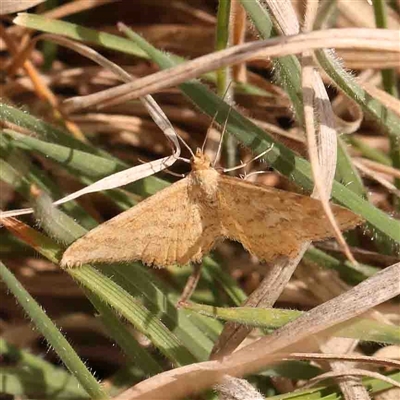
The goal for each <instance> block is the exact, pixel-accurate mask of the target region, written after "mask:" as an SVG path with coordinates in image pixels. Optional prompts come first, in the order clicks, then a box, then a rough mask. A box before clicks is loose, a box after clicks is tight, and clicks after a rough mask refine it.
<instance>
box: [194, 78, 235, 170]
mask: <svg viewBox="0 0 400 400" xmlns="http://www.w3.org/2000/svg"><path fill="white" fill-rule="evenodd" d="M232 82H233V81H230V82H229V84H228V86H227V87H226V89H225V92H224V95H223V96H222V98H221V99H222V100H225V97H226V95H227V94H228V92H229V89H230V87H231V85H232ZM229 112H230V108H229ZM217 115H218V110H217V112H216V113H215V114H214V117H213V119H212V121H211V124H210V126H209V127H208V129H207V133H206V137H205V138H204V141H203V145H202V146H201V152H202V153H204V149H205V147H206V143H207V139H208V136H209V134H210V129H211V128H212V126H213V125H214V123H215V119H216V118H217ZM228 116H229V114H228ZM213 166H214V163H213Z"/></svg>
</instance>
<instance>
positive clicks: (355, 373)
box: [302, 368, 400, 397]
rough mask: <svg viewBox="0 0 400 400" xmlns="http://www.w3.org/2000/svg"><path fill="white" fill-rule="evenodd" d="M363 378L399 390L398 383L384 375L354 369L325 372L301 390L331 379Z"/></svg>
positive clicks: (399, 385)
mask: <svg viewBox="0 0 400 400" xmlns="http://www.w3.org/2000/svg"><path fill="white" fill-rule="evenodd" d="M363 376H368V377H369V378H374V379H379V380H381V381H384V382H387V383H389V384H390V385H393V386H394V387H397V388H400V383H399V382H397V381H395V380H394V379H391V378H389V377H387V376H385V375H382V374H379V373H377V372H371V371H367V370H364V369H355V368H348V369H345V370H343V371H338V372H327V373H325V374H321V375H319V376H316V377H315V378H312V379H310V380H309V381H308V383H307V384H305V385H304V386H303V387H302V388H303V389H305V388H309V387H311V386H314V385H316V384H317V383H319V382H321V381H323V380H325V379H332V378H346V379H351V378H352V377H363ZM368 397H369V396H368Z"/></svg>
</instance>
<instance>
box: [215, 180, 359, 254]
mask: <svg viewBox="0 0 400 400" xmlns="http://www.w3.org/2000/svg"><path fill="white" fill-rule="evenodd" d="M218 188H219V196H220V206H221V212H222V224H223V227H224V236H226V237H228V238H229V239H232V240H236V241H239V242H241V243H242V244H243V246H244V247H245V248H246V249H247V250H248V251H249V252H250V253H252V254H254V255H256V256H257V257H259V258H260V259H262V260H265V261H272V260H274V259H275V258H277V257H279V256H288V257H294V256H295V255H296V253H297V251H298V250H299V248H300V246H301V244H302V243H303V242H305V241H312V240H322V239H325V238H328V237H332V236H333V230H332V228H331V225H330V223H329V221H328V218H327V217H326V215H325V213H324V210H323V208H322V204H321V202H320V201H318V200H315V199H313V198H311V197H308V196H302V195H299V194H296V193H291V192H285V191H281V190H278V189H274V188H268V187H265V186H261V185H256V184H253V183H248V182H245V181H243V180H241V179H237V178H233V177H227V176H221V177H220V181H219V184H218ZM331 206H332V210H333V212H334V215H335V218H336V220H337V222H338V224H339V227H340V229H341V230H347V229H351V228H354V227H355V226H357V225H359V224H360V223H361V221H362V220H361V218H360V217H359V216H358V215H356V214H354V213H353V212H351V211H349V210H347V209H345V208H343V207H340V206H337V205H331Z"/></svg>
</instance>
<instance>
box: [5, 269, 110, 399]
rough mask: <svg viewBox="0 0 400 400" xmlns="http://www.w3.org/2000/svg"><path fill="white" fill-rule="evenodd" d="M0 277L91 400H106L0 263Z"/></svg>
mask: <svg viewBox="0 0 400 400" xmlns="http://www.w3.org/2000/svg"><path fill="white" fill-rule="evenodd" d="M0 277H1V279H2V280H3V282H4V283H5V284H6V285H7V288H8V290H10V292H11V293H12V294H13V295H14V296H15V298H16V299H17V300H18V303H19V304H20V305H21V307H22V308H23V309H24V310H25V312H26V313H27V315H28V316H29V318H30V319H31V320H32V322H33V323H34V324H35V326H36V328H37V329H38V330H39V331H40V332H41V333H42V335H43V336H44V337H45V338H46V340H47V342H48V343H49V345H50V346H51V347H52V348H53V349H54V351H55V352H56V353H57V355H58V356H59V357H60V359H61V360H62V361H63V363H64V364H65V366H66V367H67V368H68V369H69V371H70V372H71V373H72V374H73V375H74V376H75V377H76V379H77V380H78V381H79V383H80V384H81V385H82V387H83V388H84V389H85V390H86V392H87V393H88V394H89V395H90V397H91V398H92V399H99V400H100V399H108V398H109V397H108V396H107V394H106V393H105V391H104V390H103V389H102V387H101V386H100V384H99V383H98V382H97V381H96V379H95V378H94V377H93V375H92V374H91V373H90V371H89V370H88V369H87V368H86V366H85V364H84V363H83V362H82V360H81V359H80V358H79V357H78V355H77V354H76V353H75V351H74V349H73V348H72V347H71V345H70V344H69V343H68V341H67V340H66V339H65V338H64V336H63V335H62V334H61V332H60V331H59V330H58V329H57V327H56V326H55V325H54V323H53V321H52V320H51V319H50V318H49V317H48V316H47V315H46V313H45V312H44V311H43V309H42V308H41V307H40V306H39V305H38V304H37V303H36V301H35V300H34V299H33V297H32V296H31V295H30V294H29V293H28V292H27V291H26V290H25V289H24V288H23V287H22V286H21V284H20V283H19V282H18V280H17V279H16V278H15V277H14V275H13V274H12V273H11V272H10V271H9V270H8V269H7V268H6V266H5V265H4V264H3V263H2V262H0Z"/></svg>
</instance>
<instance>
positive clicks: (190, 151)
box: [176, 133, 194, 157]
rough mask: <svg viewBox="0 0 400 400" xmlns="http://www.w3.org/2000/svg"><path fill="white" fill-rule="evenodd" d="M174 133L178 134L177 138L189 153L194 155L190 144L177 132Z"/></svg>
mask: <svg viewBox="0 0 400 400" xmlns="http://www.w3.org/2000/svg"><path fill="white" fill-rule="evenodd" d="M176 135H177V136H178V139H179V140H180V141H181V142H182V143H183V145H184V146H185V147H186V148H187V149H188V150H189V153H190V155H191V156H192V157H194V153H193V151H192V149H191V148H190V146H189V145H188V144H187V143H186V142H185V141H184V140H183V138H182V137H181V136H180V135H178V133H177V134H176Z"/></svg>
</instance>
